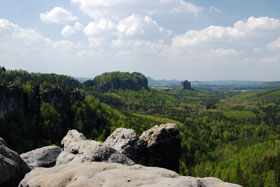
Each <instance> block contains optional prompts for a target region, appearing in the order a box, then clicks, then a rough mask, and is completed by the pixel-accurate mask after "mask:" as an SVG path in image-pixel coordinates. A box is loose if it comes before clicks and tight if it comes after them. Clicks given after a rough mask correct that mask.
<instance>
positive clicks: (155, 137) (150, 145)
mask: <svg viewBox="0 0 280 187" xmlns="http://www.w3.org/2000/svg"><path fill="white" fill-rule="evenodd" d="M139 141H140V142H143V143H144V144H145V145H146V152H145V156H146V159H145V164H144V165H146V166H157V167H163V168H167V169H170V170H173V171H176V172H178V171H179V159H180V155H181V138H180V132H179V128H178V126H177V125H175V124H172V123H167V124H162V125H160V126H154V127H153V128H151V129H149V130H147V131H145V132H144V133H143V134H142V135H141V136H140V138H139Z"/></svg>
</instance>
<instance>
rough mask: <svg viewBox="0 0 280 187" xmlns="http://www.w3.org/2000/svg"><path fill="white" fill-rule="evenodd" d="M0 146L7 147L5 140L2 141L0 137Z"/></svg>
mask: <svg viewBox="0 0 280 187" xmlns="http://www.w3.org/2000/svg"><path fill="white" fill-rule="evenodd" d="M0 145H5V146H7V144H6V142H5V140H4V139H3V138H1V137H0Z"/></svg>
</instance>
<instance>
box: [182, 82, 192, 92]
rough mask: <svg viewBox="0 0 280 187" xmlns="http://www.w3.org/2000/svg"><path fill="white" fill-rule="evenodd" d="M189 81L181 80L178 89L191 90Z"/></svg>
mask: <svg viewBox="0 0 280 187" xmlns="http://www.w3.org/2000/svg"><path fill="white" fill-rule="evenodd" d="M191 89H192V88H191V83H190V82H189V81H187V80H185V81H181V84H180V90H191Z"/></svg>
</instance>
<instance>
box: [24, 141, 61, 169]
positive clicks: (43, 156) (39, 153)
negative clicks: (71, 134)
mask: <svg viewBox="0 0 280 187" xmlns="http://www.w3.org/2000/svg"><path fill="white" fill-rule="evenodd" d="M60 153H61V149H60V147H57V146H47V147H42V148H39V149H35V150H33V151H29V152H27V153H23V154H21V155H20V157H21V158H22V159H23V160H24V161H25V162H26V163H27V164H28V166H29V167H30V168H32V169H34V168H37V167H47V168H48V167H53V166H55V163H56V159H57V157H58V155H59V154H60Z"/></svg>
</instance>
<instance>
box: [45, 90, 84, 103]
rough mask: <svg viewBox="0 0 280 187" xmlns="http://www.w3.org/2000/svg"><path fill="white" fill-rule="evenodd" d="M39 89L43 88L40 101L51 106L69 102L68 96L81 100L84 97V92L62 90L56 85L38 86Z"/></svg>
mask: <svg viewBox="0 0 280 187" xmlns="http://www.w3.org/2000/svg"><path fill="white" fill-rule="evenodd" d="M40 89H42V90H43V93H41V96H40V100H41V102H46V103H50V104H51V105H52V106H55V105H63V104H64V103H67V102H70V98H72V99H73V100H74V101H82V100H83V99H84V97H85V96H84V94H83V93H82V92H80V91H78V90H74V91H72V92H63V91H62V90H61V88H59V87H56V86H52V87H50V86H49V87H46V86H40Z"/></svg>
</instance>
